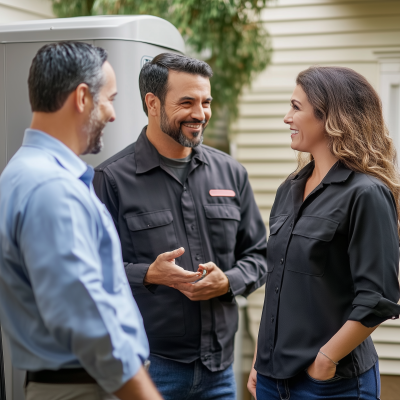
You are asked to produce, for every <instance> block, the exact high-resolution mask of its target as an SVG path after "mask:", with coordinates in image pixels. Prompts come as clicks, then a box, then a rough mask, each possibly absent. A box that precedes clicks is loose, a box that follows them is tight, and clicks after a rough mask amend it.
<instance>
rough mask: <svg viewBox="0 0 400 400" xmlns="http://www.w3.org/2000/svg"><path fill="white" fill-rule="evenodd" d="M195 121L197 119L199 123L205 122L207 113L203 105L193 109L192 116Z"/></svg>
mask: <svg viewBox="0 0 400 400" xmlns="http://www.w3.org/2000/svg"><path fill="white" fill-rule="evenodd" d="M190 116H191V117H192V118H193V119H197V120H198V121H203V120H205V119H206V118H205V116H206V115H205V113H204V109H203V106H202V104H198V105H196V106H195V107H193V109H192V113H191V115H190Z"/></svg>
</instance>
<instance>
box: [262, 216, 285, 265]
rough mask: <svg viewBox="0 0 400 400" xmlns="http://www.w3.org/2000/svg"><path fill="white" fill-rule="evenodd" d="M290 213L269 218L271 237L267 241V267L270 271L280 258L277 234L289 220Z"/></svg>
mask: <svg viewBox="0 0 400 400" xmlns="http://www.w3.org/2000/svg"><path fill="white" fill-rule="evenodd" d="M287 218H288V215H278V216H276V217H271V218H270V219H269V238H268V243H267V269H268V272H272V271H273V270H274V264H275V263H276V262H277V260H279V259H280V254H278V253H277V251H278V249H279V247H278V246H277V243H276V241H277V234H278V232H279V229H281V227H282V225H283V224H284V223H285V221H286V220H287Z"/></svg>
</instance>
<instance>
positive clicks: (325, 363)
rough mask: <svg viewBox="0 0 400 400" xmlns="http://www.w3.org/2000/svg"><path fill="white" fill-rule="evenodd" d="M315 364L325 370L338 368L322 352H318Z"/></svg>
mask: <svg viewBox="0 0 400 400" xmlns="http://www.w3.org/2000/svg"><path fill="white" fill-rule="evenodd" d="M315 363H316V364H317V365H318V366H319V367H320V368H323V369H331V368H336V365H335V364H334V363H333V362H332V361H331V360H330V359H329V358H327V357H326V356H324V355H323V354H322V353H320V352H318V354H317V357H316V358H315Z"/></svg>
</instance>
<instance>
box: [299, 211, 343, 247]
mask: <svg viewBox="0 0 400 400" xmlns="http://www.w3.org/2000/svg"><path fill="white" fill-rule="evenodd" d="M338 225H339V222H336V221H332V220H331V219H326V218H321V217H312V216H303V217H301V218H300V219H299V220H298V221H297V224H296V226H295V227H294V229H293V234H294V235H299V236H304V237H306V238H310V239H317V240H322V241H324V242H329V241H331V240H332V239H333V236H334V235H335V232H336V229H337V227H338Z"/></svg>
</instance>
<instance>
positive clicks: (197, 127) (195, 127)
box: [185, 124, 201, 129]
mask: <svg viewBox="0 0 400 400" xmlns="http://www.w3.org/2000/svg"><path fill="white" fill-rule="evenodd" d="M185 125H186V126H187V127H188V128H194V129H199V128H200V127H201V125H190V124H185Z"/></svg>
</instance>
